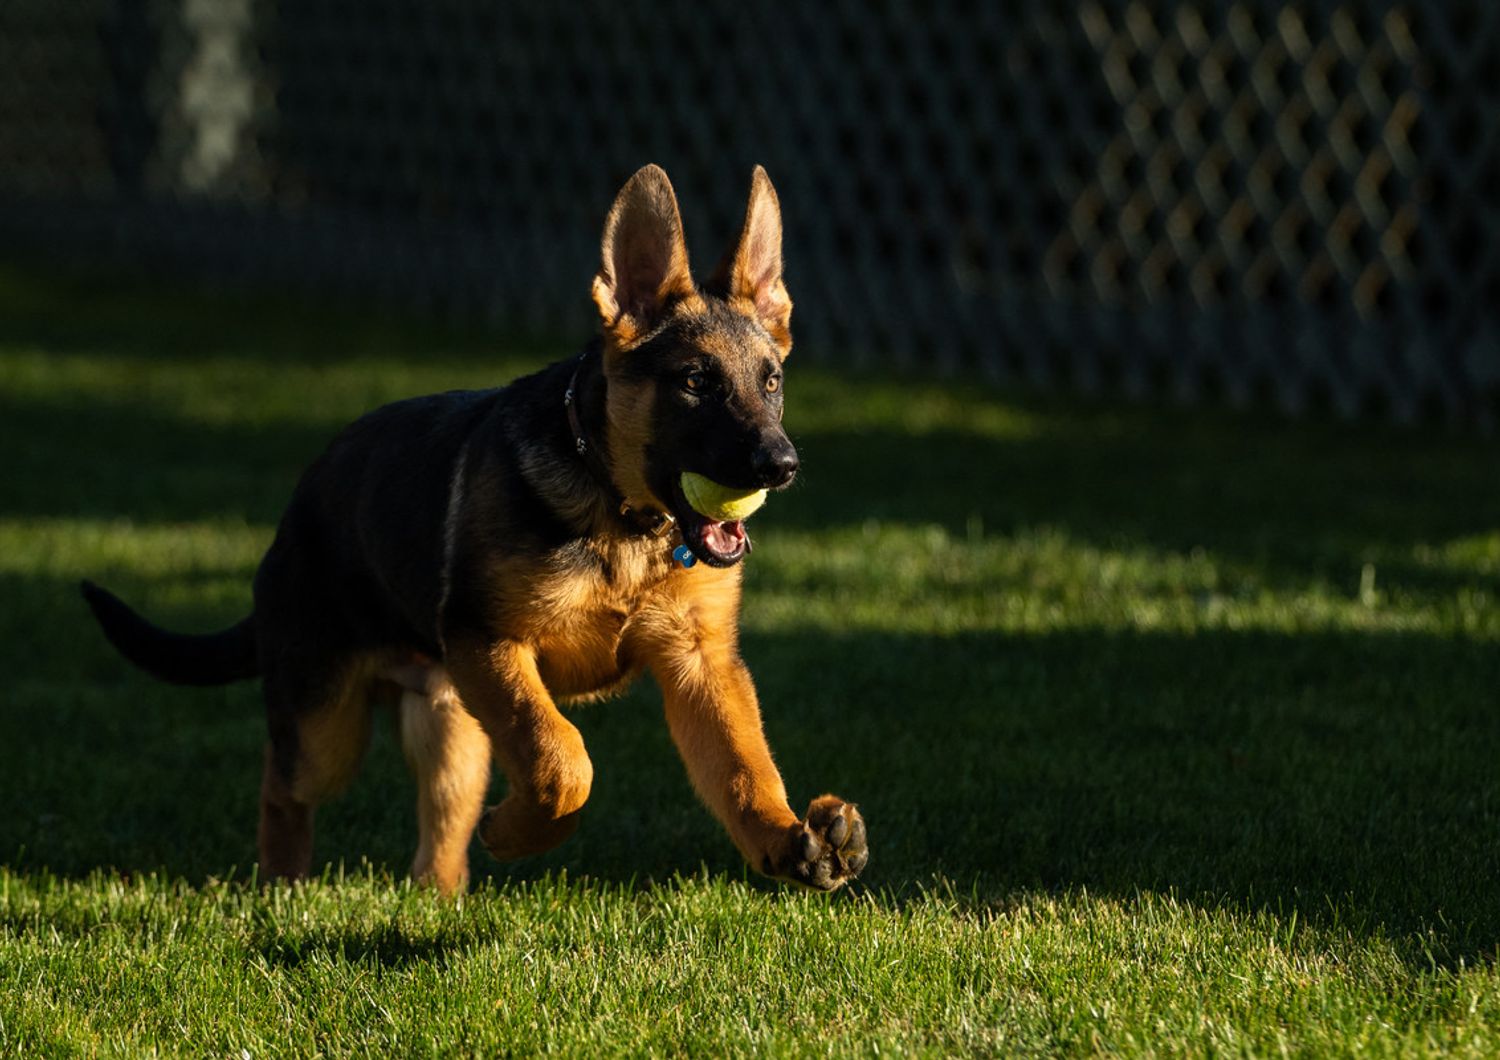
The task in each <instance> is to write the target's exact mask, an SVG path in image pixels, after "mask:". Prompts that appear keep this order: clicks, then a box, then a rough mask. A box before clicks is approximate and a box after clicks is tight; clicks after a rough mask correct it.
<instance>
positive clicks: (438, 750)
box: [400, 667, 490, 894]
mask: <svg viewBox="0 0 1500 1060" xmlns="http://www.w3.org/2000/svg"><path fill="white" fill-rule="evenodd" d="M400 709H401V746H402V750H403V751H404V752H405V754H406V760H407V763H408V764H409V765H410V766H411V770H412V773H413V774H414V775H415V777H416V780H417V829H418V846H417V854H416V858H415V859H414V860H413V861H412V866H411V874H412V878H413V879H416V880H419V881H421V882H424V883H431V884H433V885H435V886H436V887H437V888H438V889H439V890H441V891H443V892H444V893H445V894H452V893H454V892H456V891H459V890H462V889H463V888H464V886H465V885H466V884H467V883H468V880H469V838H470V836H472V835H473V833H474V826H475V825H476V824H478V823H479V811H480V807H481V806H483V805H484V793H485V789H486V788H488V786H489V780H490V741H489V737H487V736H486V735H485V734H484V729H483V728H482V727H481V726H480V724H479V722H478V721H477V720H476V719H475V718H474V716H473V715H472V714H470V713H469V712H468V711H467V710H465V709H464V706H463V703H462V702H460V701H459V698H458V692H457V691H456V690H455V689H454V687H453V685H452V684H451V683H450V682H449V681H448V675H447V672H446V671H445V670H443V669H442V668H440V667H439V668H434V669H433V670H432V671H430V673H429V676H428V680H427V687H426V689H425V690H424V691H421V692H416V691H406V692H404V693H403V694H402V697H401V708H400Z"/></svg>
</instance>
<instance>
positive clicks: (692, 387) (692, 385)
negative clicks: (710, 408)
mask: <svg viewBox="0 0 1500 1060" xmlns="http://www.w3.org/2000/svg"><path fill="white" fill-rule="evenodd" d="M707 388H708V379H707V378H706V377H705V376H704V375H703V373H702V372H689V373H688V374H687V375H685V376H683V377H682V389H684V390H686V391H687V392H688V393H689V394H701V393H703V391H704V390H706V389H707Z"/></svg>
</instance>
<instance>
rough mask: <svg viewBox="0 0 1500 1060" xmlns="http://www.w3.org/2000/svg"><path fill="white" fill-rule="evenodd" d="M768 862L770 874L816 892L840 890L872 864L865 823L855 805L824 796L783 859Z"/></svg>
mask: <svg viewBox="0 0 1500 1060" xmlns="http://www.w3.org/2000/svg"><path fill="white" fill-rule="evenodd" d="M767 860H768V861H769V862H770V865H769V867H768V871H767V875H770V876H775V877H777V878H779V879H783V880H787V881H789V882H791V883H795V884H800V885H801V886H803V887H808V888H810V889H812V890H815V891H835V890H838V889H839V888H840V887H842V886H843V885H844V884H846V883H848V882H849V881H850V880H852V879H854V878H855V877H856V876H858V875H859V874H860V872H861V871H863V869H864V867H865V865H866V864H868V863H869V860H870V848H869V846H868V845H867V843H866V841H865V820H864V818H863V817H861V816H860V814H859V810H858V809H857V808H855V806H854V804H853V803H852V802H845V801H844V800H843V799H840V798H838V797H837V796H835V795H820V796H818V797H817V798H816V799H814V800H813V801H812V804H811V805H810V806H808V808H807V817H806V819H804V820H803V821H801V822H799V823H798V824H797V825H796V826H795V827H794V828H793V830H792V833H791V835H790V836H788V841H787V843H786V847H785V849H784V850H783V851H782V853H781V856H780V857H779V858H777V859H774V860H772V859H769V858H768V859H767Z"/></svg>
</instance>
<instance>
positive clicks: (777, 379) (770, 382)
mask: <svg viewBox="0 0 1500 1060" xmlns="http://www.w3.org/2000/svg"><path fill="white" fill-rule="evenodd" d="M780 389H781V376H779V375H773V376H771V378H769V379H767V380H766V393H767V394H774V393H776V391H778V390H780Z"/></svg>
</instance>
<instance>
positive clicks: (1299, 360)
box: [0, 0, 1500, 428]
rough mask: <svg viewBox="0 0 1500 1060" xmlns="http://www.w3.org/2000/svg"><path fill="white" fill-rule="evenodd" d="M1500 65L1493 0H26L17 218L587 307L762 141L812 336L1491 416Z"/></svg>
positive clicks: (562, 321) (70, 249)
mask: <svg viewBox="0 0 1500 1060" xmlns="http://www.w3.org/2000/svg"><path fill="white" fill-rule="evenodd" d="M1497 96H1500V5H1494V4H1489V3H1486V2H1481V0H1474V2H1468V3H1463V2H1456V0H1455V2H1452V3H1443V4H1420V5H1419V4H1408V5H1404V6H1402V5H1387V4H1377V3H1365V4H1353V3H1298V4H1276V3H1271V2H1269V0H1245V2H1240V3H1223V4H1179V3H1169V2H1166V0H1141V2H1132V3H1121V2H1113V0H1093V2H1086V3H1082V4H1078V5H1064V4H1054V3H1050V2H1046V0H995V2H989V3H974V4H959V3H936V4H927V5H922V4H915V3H901V2H891V0H829V2H825V3H819V4H797V5H785V6H782V5H769V4H766V5H757V4H744V3H741V2H738V0H736V2H729V0H694V2H692V3H688V2H684V0H664V2H658V3H654V4H652V5H650V6H649V7H648V6H641V5H631V4H622V3H619V2H618V0H609V2H604V0H573V2H571V3H567V4H555V3H548V2H535V0H529V2H517V3H509V4H502V3H496V2H487V3H480V2H473V0H463V2H460V0H431V2H429V3H411V2H401V0H280V2H274V0H171V2H169V0H137V2H130V0H113V2H111V0H6V2H4V3H0V240H3V241H4V252H5V253H7V254H10V255H12V256H14V255H26V254H34V253H38V252H46V253H49V254H54V255H57V254H60V255H65V256H67V257H69V258H71V259H74V260H86V261H107V262H123V263H129V264H132V265H140V266H142V267H146V268H151V269H159V270H167V271H171V270H176V271H191V272H192V273H194V274H197V275H205V274H206V275H212V276H216V277H218V278H221V279H223V280H227V281H230V282H244V283H249V284H266V283H269V284H274V285H278V286H283V287H284V286H294V287H298V288H305V289H307V290H309V291H315V292H319V293H328V292H342V293H348V294H352V295H354V296H357V297H362V298H378V299H382V300H391V299H396V300H401V301H406V302H411V303H416V304H418V305H422V306H428V307H432V308H436V309H439V310H442V311H445V312H453V313H456V314H461V315H483V316H485V317H487V318H489V319H491V320H493V321H495V322H497V323H499V324H502V325H504V326H506V327H517V328H524V329H527V330H533V331H543V332H555V333H575V334H578V335H580V336H582V335H583V334H584V333H585V332H586V331H587V330H588V329H590V328H591V327H592V321H591V319H590V312H591V310H590V306H589V304H588V300H587V297H586V292H587V288H588V280H589V278H590V276H591V274H592V272H593V270H594V268H595V267H596V257H597V236H598V231H599V227H600V225H601V222H602V219H603V216H604V212H605V210H606V208H607V207H608V204H609V202H610V200H611V197H612V195H613V193H614V191H615V190H616V189H617V188H618V186H619V184H620V183H621V182H622V181H623V180H624V178H625V177H626V176H628V175H629V174H630V173H631V172H632V171H633V170H634V169H635V168H636V167H637V166H639V165H640V164H642V163H644V162H647V161H656V162H659V163H661V164H662V165H664V166H665V167H666V169H667V171H668V172H669V173H670V174H671V175H672V178H673V180H674V182H675V183H676V186H677V189H678V195H679V198H680V199H681V201H682V206H683V212H684V219H685V223H686V225H687V229H688V237H689V243H690V246H691V248H692V250H693V256H694V259H695V261H696V262H697V263H698V267H699V269H700V270H704V269H707V268H708V267H710V266H711V265H712V264H713V262H714V261H715V260H716V259H717V258H718V256H719V254H720V253H721V252H722V250H723V248H724V245H725V244H727V242H728V239H729V237H730V235H731V233H732V232H733V231H734V229H735V227H736V225H737V222H738V219H739V213H740V210H741V209H742V206H743V201H744V195H745V192H746V189H747V186H748V179H749V173H750V168H751V166H752V165H753V164H754V163H756V162H762V163H764V164H765V165H766V167H767V169H768V170H769V171H770V173H771V176H772V179H773V180H774V181H775V182H776V184H777V187H778V189H779V191H780V192H781V197H782V203H783V208H784V212H785V217H786V222H787V260H788V279H789V283H790V285H791V289H792V292H793V297H794V298H795V299H796V301H797V312H796V315H795V319H794V324H795V326H796V330H797V334H798V339H799V345H800V347H801V349H802V351H803V352H804V353H805V354H806V355H808V356H813V357H820V358H826V359H830V360H842V361H845V362H856V363H881V364H888V363H895V364H898V365H902V366H919V367H923V368H932V369H934V370H938V371H942V372H962V371H979V372H983V373H986V374H988V375H990V376H992V377H994V378H996V379H1001V380H1008V379H1021V380H1025V381H1027V382H1028V383H1031V384H1037V385H1042V386H1059V387H1071V388H1081V389H1084V390H1089V391H1093V390H1113V391H1124V392H1126V393H1129V394H1138V395H1145V394H1156V395H1163V394H1165V395H1171V396H1176V397H1178V398H1180V399H1182V400H1186V401H1200V400H1218V401H1228V402H1230V403H1232V404H1235V405H1242V404H1255V403H1258V404H1270V405H1274V406H1276V407H1279V408H1282V409H1284V410H1287V411H1291V412H1303V411H1310V412H1317V413H1321V412H1330V413H1337V414H1345V415H1354V414H1366V415H1374V416H1381V417H1389V418H1393V419H1396V420H1400V421H1410V420H1416V419H1443V420H1449V421H1454V422H1462V423H1468V424H1471V425H1472V424H1477V425H1479V426H1480V427H1481V428H1491V427H1493V425H1494V422H1495V418H1496V415H1497V413H1500V331H1497V328H1496V324H1495V316H1494V312H1493V308H1494V307H1495V306H1496V305H1500V263H1497V260H1496V252H1495V248H1496V246H1497V245H1500V240H1497V238H1496V236H1497V234H1500V231H1497V229H1500V220H1497V203H1500V137H1497V130H1500V99H1497Z"/></svg>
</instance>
